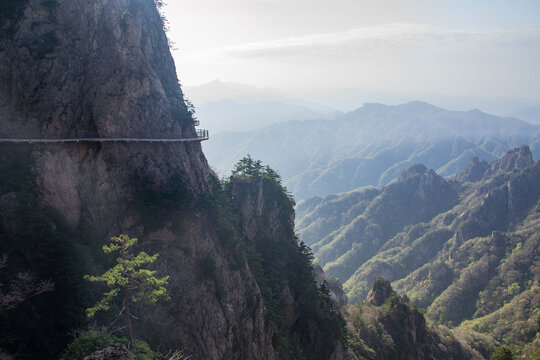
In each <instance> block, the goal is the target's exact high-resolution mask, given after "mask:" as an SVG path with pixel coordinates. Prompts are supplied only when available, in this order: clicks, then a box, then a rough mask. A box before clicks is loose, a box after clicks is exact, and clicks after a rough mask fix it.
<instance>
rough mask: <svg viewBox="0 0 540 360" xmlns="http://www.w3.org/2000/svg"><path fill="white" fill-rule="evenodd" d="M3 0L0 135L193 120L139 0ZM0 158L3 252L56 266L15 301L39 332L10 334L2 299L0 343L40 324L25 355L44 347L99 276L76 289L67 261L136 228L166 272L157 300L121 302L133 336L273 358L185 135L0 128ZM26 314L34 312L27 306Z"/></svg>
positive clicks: (201, 352)
mask: <svg viewBox="0 0 540 360" xmlns="http://www.w3.org/2000/svg"><path fill="white" fill-rule="evenodd" d="M5 5H6V6H5V7H4V4H3V5H2V7H3V9H2V12H1V13H0V20H1V21H0V26H1V32H0V119H1V122H0V138H27V137H31V138H81V137H104V138H107V137H122V138H128V137H137V138H160V137H163V138H169V137H192V136H193V135H194V134H195V129H194V127H193V121H192V118H191V116H190V114H189V113H188V111H187V109H186V106H185V105H184V102H183V95H182V92H181V89H180V87H179V85H178V82H177V79H176V73H175V67H174V63H173V60H172V57H171V55H170V53H169V48H168V43H167V39H166V37H165V34H164V32H163V25H162V22H161V19H160V16H159V13H158V12H157V10H156V6H155V4H154V2H153V1H152V0H97V1H82V0H77V1H73V0H51V1H41V0H27V1H18V0H17V1H11V0H10V1H7V2H6V4H5ZM0 158H1V159H2V161H1V162H0V167H1V169H0V170H1V171H2V172H1V174H2V176H0V177H1V179H0V180H1V181H0V185H1V186H0V190H1V191H0V192H1V193H0V197H2V201H0V207H1V209H0V216H1V217H2V219H1V220H2V221H1V222H0V223H1V224H2V226H1V229H0V230H1V231H0V250H1V251H2V252H8V253H9V255H10V260H13V262H14V263H16V266H15V265H14V267H22V268H28V269H30V270H32V271H33V272H34V273H36V274H37V275H38V276H44V277H47V278H49V277H50V278H52V279H53V280H54V281H55V282H56V290H55V292H53V293H52V294H51V295H48V296H49V297H47V298H45V299H46V300H43V301H44V302H45V303H46V304H48V305H46V306H45V305H43V306H41V307H40V305H39V304H37V303H34V302H28V304H27V305H25V306H27V308H26V310H25V313H26V314H28V316H29V318H28V319H25V321H26V322H27V323H28V324H30V323H31V322H32V321H36V323H34V325H33V328H34V330H35V331H37V332H39V334H40V335H39V336H40V338H39V340H38V338H37V337H34V338H33V339H27V340H24V338H23V337H22V336H21V333H22V334H24V333H25V332H26V331H30V327H31V326H27V328H25V329H22V330H21V329H19V330H17V329H16V326H15V325H13V324H14V323H15V322H17V321H19V322H21V321H22V320H21V319H22V316H23V315H22V314H21V313H14V312H13V313H11V314H6V315H5V316H3V317H2V319H1V320H2V322H1V324H0V325H1V327H2V329H3V330H5V329H8V330H9V331H10V332H13V334H12V335H13V339H15V340H14V341H15V342H14V343H13V342H12V343H10V344H11V345H10V344H7V345H6V344H4V343H2V344H0V347H1V348H2V350H4V349H7V350H9V351H12V352H18V354H19V356H20V357H21V358H32V357H33V356H34V355H35V353H32V351H40V350H37V349H36V347H37V348H39V346H40V344H39V341H40V340H43V341H44V342H45V341H49V342H50V343H51V344H52V343H53V342H52V341H51V339H55V342H54V345H50V346H49V348H48V349H47V350H43V352H42V354H41V355H42V356H45V357H47V356H50V357H53V356H57V354H58V352H59V350H61V347H60V346H62V344H64V345H65V342H66V341H68V340H69V339H66V338H65V336H66V335H65V334H66V333H67V332H68V331H70V329H72V327H73V326H85V324H86V323H85V320H84V315H83V314H84V311H83V310H84V307H86V306H88V305H91V302H92V301H93V300H94V298H95V295H91V294H92V293H95V292H96V291H97V290H100V289H97V288H95V289H93V290H94V291H93V292H92V291H89V289H88V287H89V285H87V284H84V282H83V281H82V275H83V274H84V273H97V272H98V271H100V269H102V268H103V266H104V260H103V259H102V258H99V256H100V255H98V254H99V253H100V250H99V249H100V247H101V245H103V244H104V243H105V241H106V240H107V239H108V238H109V237H110V236H113V235H118V234H120V233H126V234H129V235H130V236H131V237H138V238H139V244H140V246H141V248H143V249H145V250H147V251H148V252H150V253H159V254H160V257H159V259H158V261H157V263H156V267H157V270H158V271H159V273H160V274H168V275H169V276H170V286H169V293H170V295H171V300H170V301H169V302H166V303H163V304H160V306H158V307H155V308H149V309H147V308H144V309H143V308H137V307H135V311H136V312H137V316H138V317H139V319H138V320H136V321H135V324H134V330H135V332H136V335H137V336H138V337H141V338H143V339H145V340H147V341H149V342H150V344H151V345H152V346H153V347H155V348H158V349H159V350H160V351H162V352H165V353H166V352H167V349H185V352H186V353H188V354H192V355H193V357H192V359H205V360H206V359H247V358H248V359H271V358H273V347H272V344H271V343H270V341H269V340H268V339H267V329H266V323H265V309H264V307H263V306H264V304H263V302H254V301H252V299H253V298H256V297H257V296H259V297H260V291H259V286H258V285H257V283H256V280H255V278H254V276H253V274H252V272H251V271H250V269H249V267H248V266H247V265H246V264H244V263H242V262H239V261H238V259H239V258H241V257H242V255H241V253H240V249H239V248H238V247H237V245H235V243H234V241H233V242H231V241H230V238H229V237H228V235H227V234H224V233H223V232H220V230H219V229H220V225H219V223H220V217H219V216H220V215H219V214H218V213H217V212H216V208H217V205H216V200H215V198H214V196H213V192H212V189H211V187H210V185H209V182H208V177H209V175H210V169H209V167H208V165H207V163H206V160H205V158H204V155H203V154H202V152H201V147H200V144H199V143H197V142H191V143H163V144H161V143H146V144H145V143H131V142H124V143H101V144H100V143H65V144H32V145H16V144H0ZM12 160H13V161H12ZM21 169H24V173H23V172H21V171H22V170H21ZM23 180H24V181H23ZM21 184H23V185H24V186H22V185H21ZM28 199H30V200H28ZM28 204H30V205H28ZM21 209H22V210H24V212H25V213H24V214H25V216H24V217H22V216H20V214H21ZM28 214H30V215H32V217H30V216H26V215H28ZM38 221H39V222H43V228H42V229H41V230H40V229H37V230H36V225H35V224H36V222H38ZM40 224H41V223H40ZM34 230H35V232H32V231H34ZM56 239H62V241H61V242H60V241H56ZM60 243H61V244H62V245H61V246H62V248H61V249H60V248H58V249H57V248H56V246H60V245H58V244H60ZM51 246H53V247H54V249H57V250H58V252H57V253H55V257H54V258H52V257H51V256H49V255H44V254H45V253H44V252H43V251H45V252H47V251H48V249H49V247H51ZM65 249H70V251H71V252H66V251H67V250H65ZM55 251H56V250H55ZM47 254H48V253H47ZM56 256H57V257H56ZM55 259H62V261H63V260H65V261H70V264H69V266H68V265H66V269H68V270H66V269H64V268H61V270H58V268H59V267H60V263H59V262H57V263H54V261H55ZM43 264H47V271H45V270H43ZM55 269H56V270H55ZM74 269H77V270H74ZM79 292H83V293H84V292H86V294H87V295H84V294H81V295H80V296H79V295H77V296H76V295H75V294H76V293H79ZM59 294H63V295H62V296H64V295H65V296H64V297H63V298H62V297H61V296H60V295H59ZM89 294H90V295H89ZM36 301H37V300H36ZM38 302H39V301H38ZM62 302H63V303H64V304H69V306H70V308H69V312H70V316H71V317H72V318H73V319H74V320H73V322H72V323H66V322H65V321H64V318H63V317H65V316H67V314H66V311H64V310H65V309H60V308H57V306H56V305H57V304H61V303H62ZM51 304H56V305H51ZM21 311H22V310H21ZM49 312H50V313H51V315H50V316H49V315H47V316H48V317H47V321H45V320H43V319H44V318H43V316H45V315H44V314H47V313H49ZM32 314H34V315H35V317H32V316H34V315H32ZM40 316H42V320H43V322H37V320H36V319H38V318H39V317H40ZM32 319H34V320H32ZM4 320H5V321H4ZM6 331H7V330H6ZM6 340H7V338H6ZM30 342H33V343H34V345H35V346H34V350H32V349H33V348H32V346H33V345H32V346H30V345H29V344H30ZM13 344H15V345H13ZM17 344H19V345H17ZM20 344H23V345H20ZM36 344H37V345H36ZM21 349H22V350H21Z"/></svg>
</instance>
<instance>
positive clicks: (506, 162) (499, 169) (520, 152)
mask: <svg viewBox="0 0 540 360" xmlns="http://www.w3.org/2000/svg"><path fill="white" fill-rule="evenodd" d="M533 164H534V161H533V158H532V154H531V150H530V149H529V147H528V146H526V145H523V146H522V147H520V148H516V149H514V150H511V151H509V152H507V153H506V154H505V155H504V156H503V157H502V158H501V159H500V160H497V161H493V162H492V163H491V164H490V165H489V168H488V169H487V170H486V172H485V173H484V178H489V177H491V176H493V175H496V174H499V173H505V172H510V171H514V170H516V171H519V170H523V169H526V168H528V167H531V166H532V165H533Z"/></svg>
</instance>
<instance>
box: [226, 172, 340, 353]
mask: <svg viewBox="0 0 540 360" xmlns="http://www.w3.org/2000/svg"><path fill="white" fill-rule="evenodd" d="M280 187H281V186H280V185H279V184H278V183H277V182H275V181H273V180H271V179H268V178H264V177H255V178H246V177H236V178H231V182H230V184H229V189H228V192H229V194H230V198H231V199H232V204H233V207H234V208H235V209H236V213H237V214H238V227H239V233H240V234H241V235H242V236H243V237H244V239H245V242H246V247H247V249H248V251H247V256H248V264H249V266H250V267H251V268H253V269H254V270H255V276H256V278H257V282H258V283H259V284H261V288H262V294H263V297H262V299H263V300H264V302H265V304H266V307H267V308H269V309H270V314H269V316H270V319H271V322H272V324H273V331H272V332H273V336H272V337H273V338H274V339H280V338H281V339H282V340H281V344H276V343H274V345H276V346H275V347H276V349H277V350H279V355H278V357H279V358H283V359H296V358H301V357H306V358H309V359H320V360H324V359H345V358H347V349H346V346H345V344H344V343H343V340H342V339H343V338H342V336H343V329H342V326H343V320H342V318H341V315H340V314H339V312H338V310H337V306H336V303H335V302H333V301H332V298H331V293H330V289H327V290H328V292H327V293H325V292H324V291H322V290H321V289H318V284H317V280H316V276H315V273H314V270H313V267H312V266H311V264H310V262H309V259H310V254H309V253H308V249H307V248H306V247H305V246H303V245H301V244H298V243H297V241H296V236H295V233H294V209H293V202H292V200H291V199H290V198H289V197H288V196H287V195H286V194H285V193H284V192H283V191H281V189H280ZM287 274H290V275H291V276H288V275H287ZM290 339H293V340H292V341H291V340H290Z"/></svg>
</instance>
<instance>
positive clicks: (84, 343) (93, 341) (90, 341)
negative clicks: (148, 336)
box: [62, 330, 157, 360]
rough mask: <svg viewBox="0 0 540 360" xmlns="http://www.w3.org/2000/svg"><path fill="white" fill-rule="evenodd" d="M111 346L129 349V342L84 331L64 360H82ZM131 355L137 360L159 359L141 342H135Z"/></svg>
mask: <svg viewBox="0 0 540 360" xmlns="http://www.w3.org/2000/svg"><path fill="white" fill-rule="evenodd" d="M109 344H122V345H124V346H126V347H127V346H129V340H128V339H127V338H124V337H118V336H115V335H111V334H107V333H105V332H103V331H97V330H87V331H83V332H81V333H79V334H77V335H76V336H75V339H74V340H73V341H72V342H71V343H70V344H69V345H68V347H67V348H66V350H65V351H64V354H63V356H62V360H81V359H82V358H83V357H85V356H86V355H89V354H91V353H93V352H94V351H96V350H99V349H100V348H102V347H104V346H105V345H109ZM130 353H131V355H132V356H133V357H134V358H135V360H153V359H155V358H157V354H156V353H155V352H153V351H152V350H151V349H150V346H149V345H148V344H147V343H146V342H144V341H141V340H135V342H134V343H133V346H132V347H131V350H130Z"/></svg>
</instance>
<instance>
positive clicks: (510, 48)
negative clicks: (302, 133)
mask: <svg viewBox="0 0 540 360" xmlns="http://www.w3.org/2000/svg"><path fill="white" fill-rule="evenodd" d="M167 3H168V5H167V6H166V7H165V10H164V11H165V15H166V17H167V18H168V20H169V23H170V32H169V34H168V35H169V38H170V39H171V40H172V41H173V42H174V43H175V47H176V48H177V50H175V51H174V52H173V55H174V57H175V60H176V65H177V70H178V75H179V78H180V80H181V82H182V84H183V85H185V86H192V85H199V84H203V83H206V82H210V81H212V80H214V79H220V80H222V81H235V82H241V83H247V84H253V85H257V86H260V87H275V88H278V89H281V90H284V91H287V92H290V93H294V94H302V93H309V92H317V91H322V89H324V91H327V90H334V89H342V88H367V89H390V90H398V91H412V92H436V93H441V94H454V95H464V96H483V97H513V98H517V99H524V100H527V101H529V102H538V103H540V65H539V64H540V1H539V0H309V1H308V0H168V2H167Z"/></svg>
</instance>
